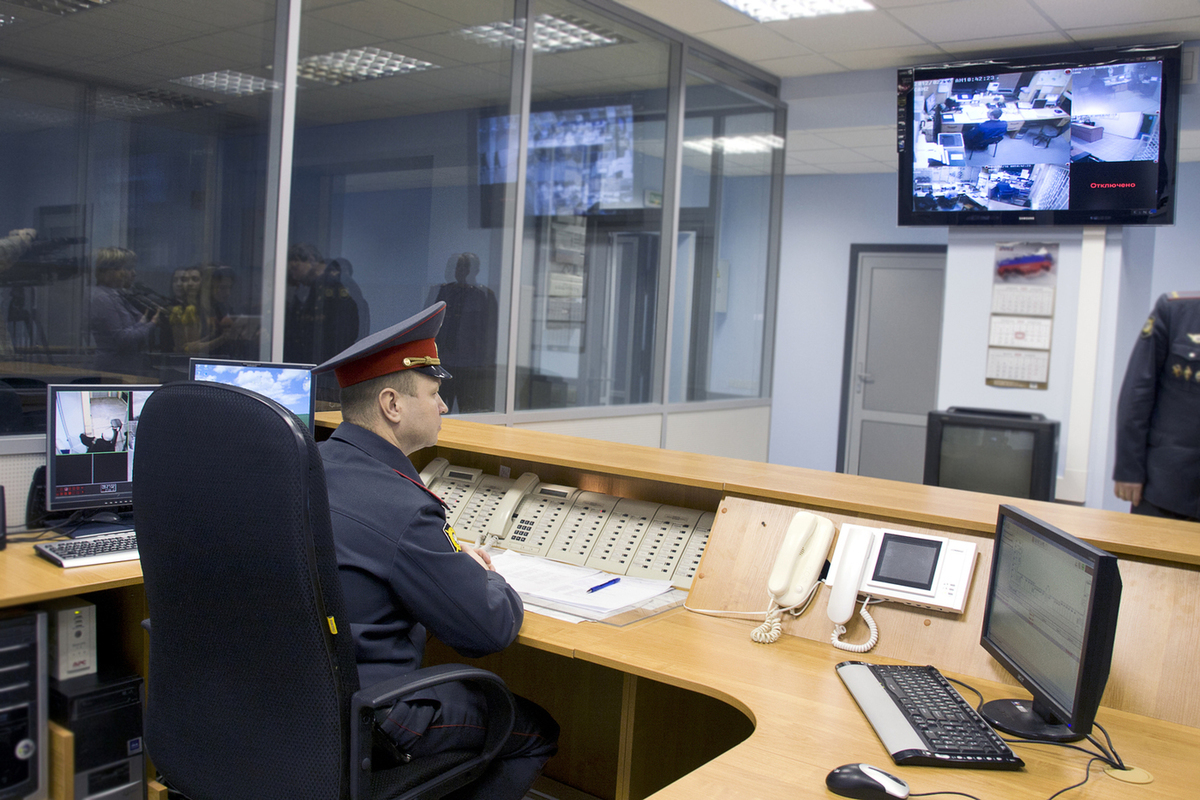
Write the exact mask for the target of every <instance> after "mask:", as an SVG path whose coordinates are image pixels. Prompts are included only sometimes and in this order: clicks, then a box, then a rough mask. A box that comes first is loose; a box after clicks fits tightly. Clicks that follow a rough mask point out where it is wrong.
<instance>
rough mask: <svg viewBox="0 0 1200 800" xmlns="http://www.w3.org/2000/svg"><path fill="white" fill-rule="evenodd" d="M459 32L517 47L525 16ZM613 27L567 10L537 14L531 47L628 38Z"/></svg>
mask: <svg viewBox="0 0 1200 800" xmlns="http://www.w3.org/2000/svg"><path fill="white" fill-rule="evenodd" d="M458 33H459V35H460V36H463V37H464V38H467V39H471V40H472V41H476V42H480V43H482V44H486V45H490V46H491V47H520V46H521V45H522V44H524V43H525V20H524V19H517V20H513V21H512V22H493V23H491V24H490V25H475V26H473V27H470V28H463V29H462V30H460V31H459V32H458ZM628 41H629V40H628V39H626V38H625V37H624V36H621V35H620V34H618V33H616V32H615V31H611V30H608V29H607V28H605V27H603V26H601V25H597V24H596V23H594V22H590V21H588V20H584V19H581V18H579V17H574V16H569V15H566V14H562V15H557V16H556V15H552V14H539V15H538V16H537V17H536V18H535V19H534V21H533V51H534V52H535V53H563V52H566V51H568V50H582V49H584V48H587V47H606V46H608V45H613V44H622V43H625V42H628Z"/></svg>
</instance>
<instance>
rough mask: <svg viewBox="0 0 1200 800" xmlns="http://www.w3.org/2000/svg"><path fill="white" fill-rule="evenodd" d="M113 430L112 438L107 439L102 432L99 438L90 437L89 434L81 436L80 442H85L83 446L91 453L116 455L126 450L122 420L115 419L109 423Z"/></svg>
mask: <svg viewBox="0 0 1200 800" xmlns="http://www.w3.org/2000/svg"><path fill="white" fill-rule="evenodd" d="M109 425H110V427H111V428H112V436H111V437H110V438H105V436H104V433H103V432H101V434H100V435H99V436H95V437H93V436H89V435H88V434H87V433H81V434H79V441H81V442H83V446H84V447H86V448H87V451H88V452H89V453H114V452H116V451H117V450H124V449H125V447H124V445H123V443H122V441H121V428H122V427H123V425H122V424H121V420H119V419H114V420H112V421H111V422H110V423H109Z"/></svg>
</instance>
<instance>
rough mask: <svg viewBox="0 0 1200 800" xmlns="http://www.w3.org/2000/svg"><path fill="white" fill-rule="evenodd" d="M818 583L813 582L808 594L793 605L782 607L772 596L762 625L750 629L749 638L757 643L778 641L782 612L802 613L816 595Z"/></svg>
mask: <svg viewBox="0 0 1200 800" xmlns="http://www.w3.org/2000/svg"><path fill="white" fill-rule="evenodd" d="M820 585H821V582H820V581H817V582H816V583H814V584H813V585H812V588H811V589H809V590H808V594H806V595H805V596H804V599H803V600H801V601H800V602H799V603H796V605H794V606H787V607H786V608H784V607H782V606H780V605H779V604H778V603H776V602H775V598H774V597H772V598H771V607H770V608H769V609H767V615H766V619H765V620H764V621H763V624H762V625H759V626H758V627H757V628H755V629H754V630H752V631H750V638H751V639H753V640H754V641H756V642H758V643H759V644H771V643H772V642H777V641H779V637H780V635H781V634H782V633H783V619H782V617H783V614H784V612H787V613H789V614H791V615H792V616H793V617H798V616H800V615H801V614H803V613H804V611H805V609H807V608H808V604H809V603H811V602H812V599H813V597H814V596H816V594H817V587H819V586H820Z"/></svg>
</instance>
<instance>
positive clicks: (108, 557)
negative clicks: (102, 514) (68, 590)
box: [33, 531, 139, 567]
mask: <svg viewBox="0 0 1200 800" xmlns="http://www.w3.org/2000/svg"><path fill="white" fill-rule="evenodd" d="M33 549H34V551H35V552H36V553H37V554H38V555H39V556H41V557H42V558H44V559H46V560H47V561H50V562H53V563H55V564H57V565H58V566H60V567H88V566H92V565H93V564H110V563H112V562H114V561H133V560H134V559H136V558H138V557H139V556H138V549H137V536H136V535H135V534H134V532H133V531H110V532H108V533H97V534H93V535H91V536H82V537H80V538H78V539H68V540H67V541H63V542H39V543H38V544H35V545H34V546H33Z"/></svg>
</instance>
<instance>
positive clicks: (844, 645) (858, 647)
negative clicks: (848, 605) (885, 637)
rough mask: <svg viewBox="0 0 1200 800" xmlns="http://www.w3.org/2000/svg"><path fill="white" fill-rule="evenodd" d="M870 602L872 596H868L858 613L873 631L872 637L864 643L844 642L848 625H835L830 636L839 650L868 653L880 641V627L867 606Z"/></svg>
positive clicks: (830, 639)
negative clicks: (843, 635)
mask: <svg viewBox="0 0 1200 800" xmlns="http://www.w3.org/2000/svg"><path fill="white" fill-rule="evenodd" d="M870 603H871V598H870V597H868V598H867V599H866V600H864V601H863V604H862V609H861V610H860V611H859V612H858V615H859V616H860V617H862V618H863V621H864V622H866V623H867V628H868V629H869V630H870V631H871V636H870V638H868V639H867V641H865V642H863V643H862V644H850V643H849V642H843V641H842V634H844V633H845V632H846V626H845V625H835V626H834V628H833V633H832V634H831V635H830V637H829V641H830V642H831V643H832V644H833V646H834V647H836V648H837V649H838V650H845V651H847V652H849V653H866V652H869V651H870V650H871V648H873V647H874V646H875V645H876V644H878V643H879V627H878V626H877V625H876V624H875V620H874V619H872V617H871V612H869V611H867V606H868V605H870Z"/></svg>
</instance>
